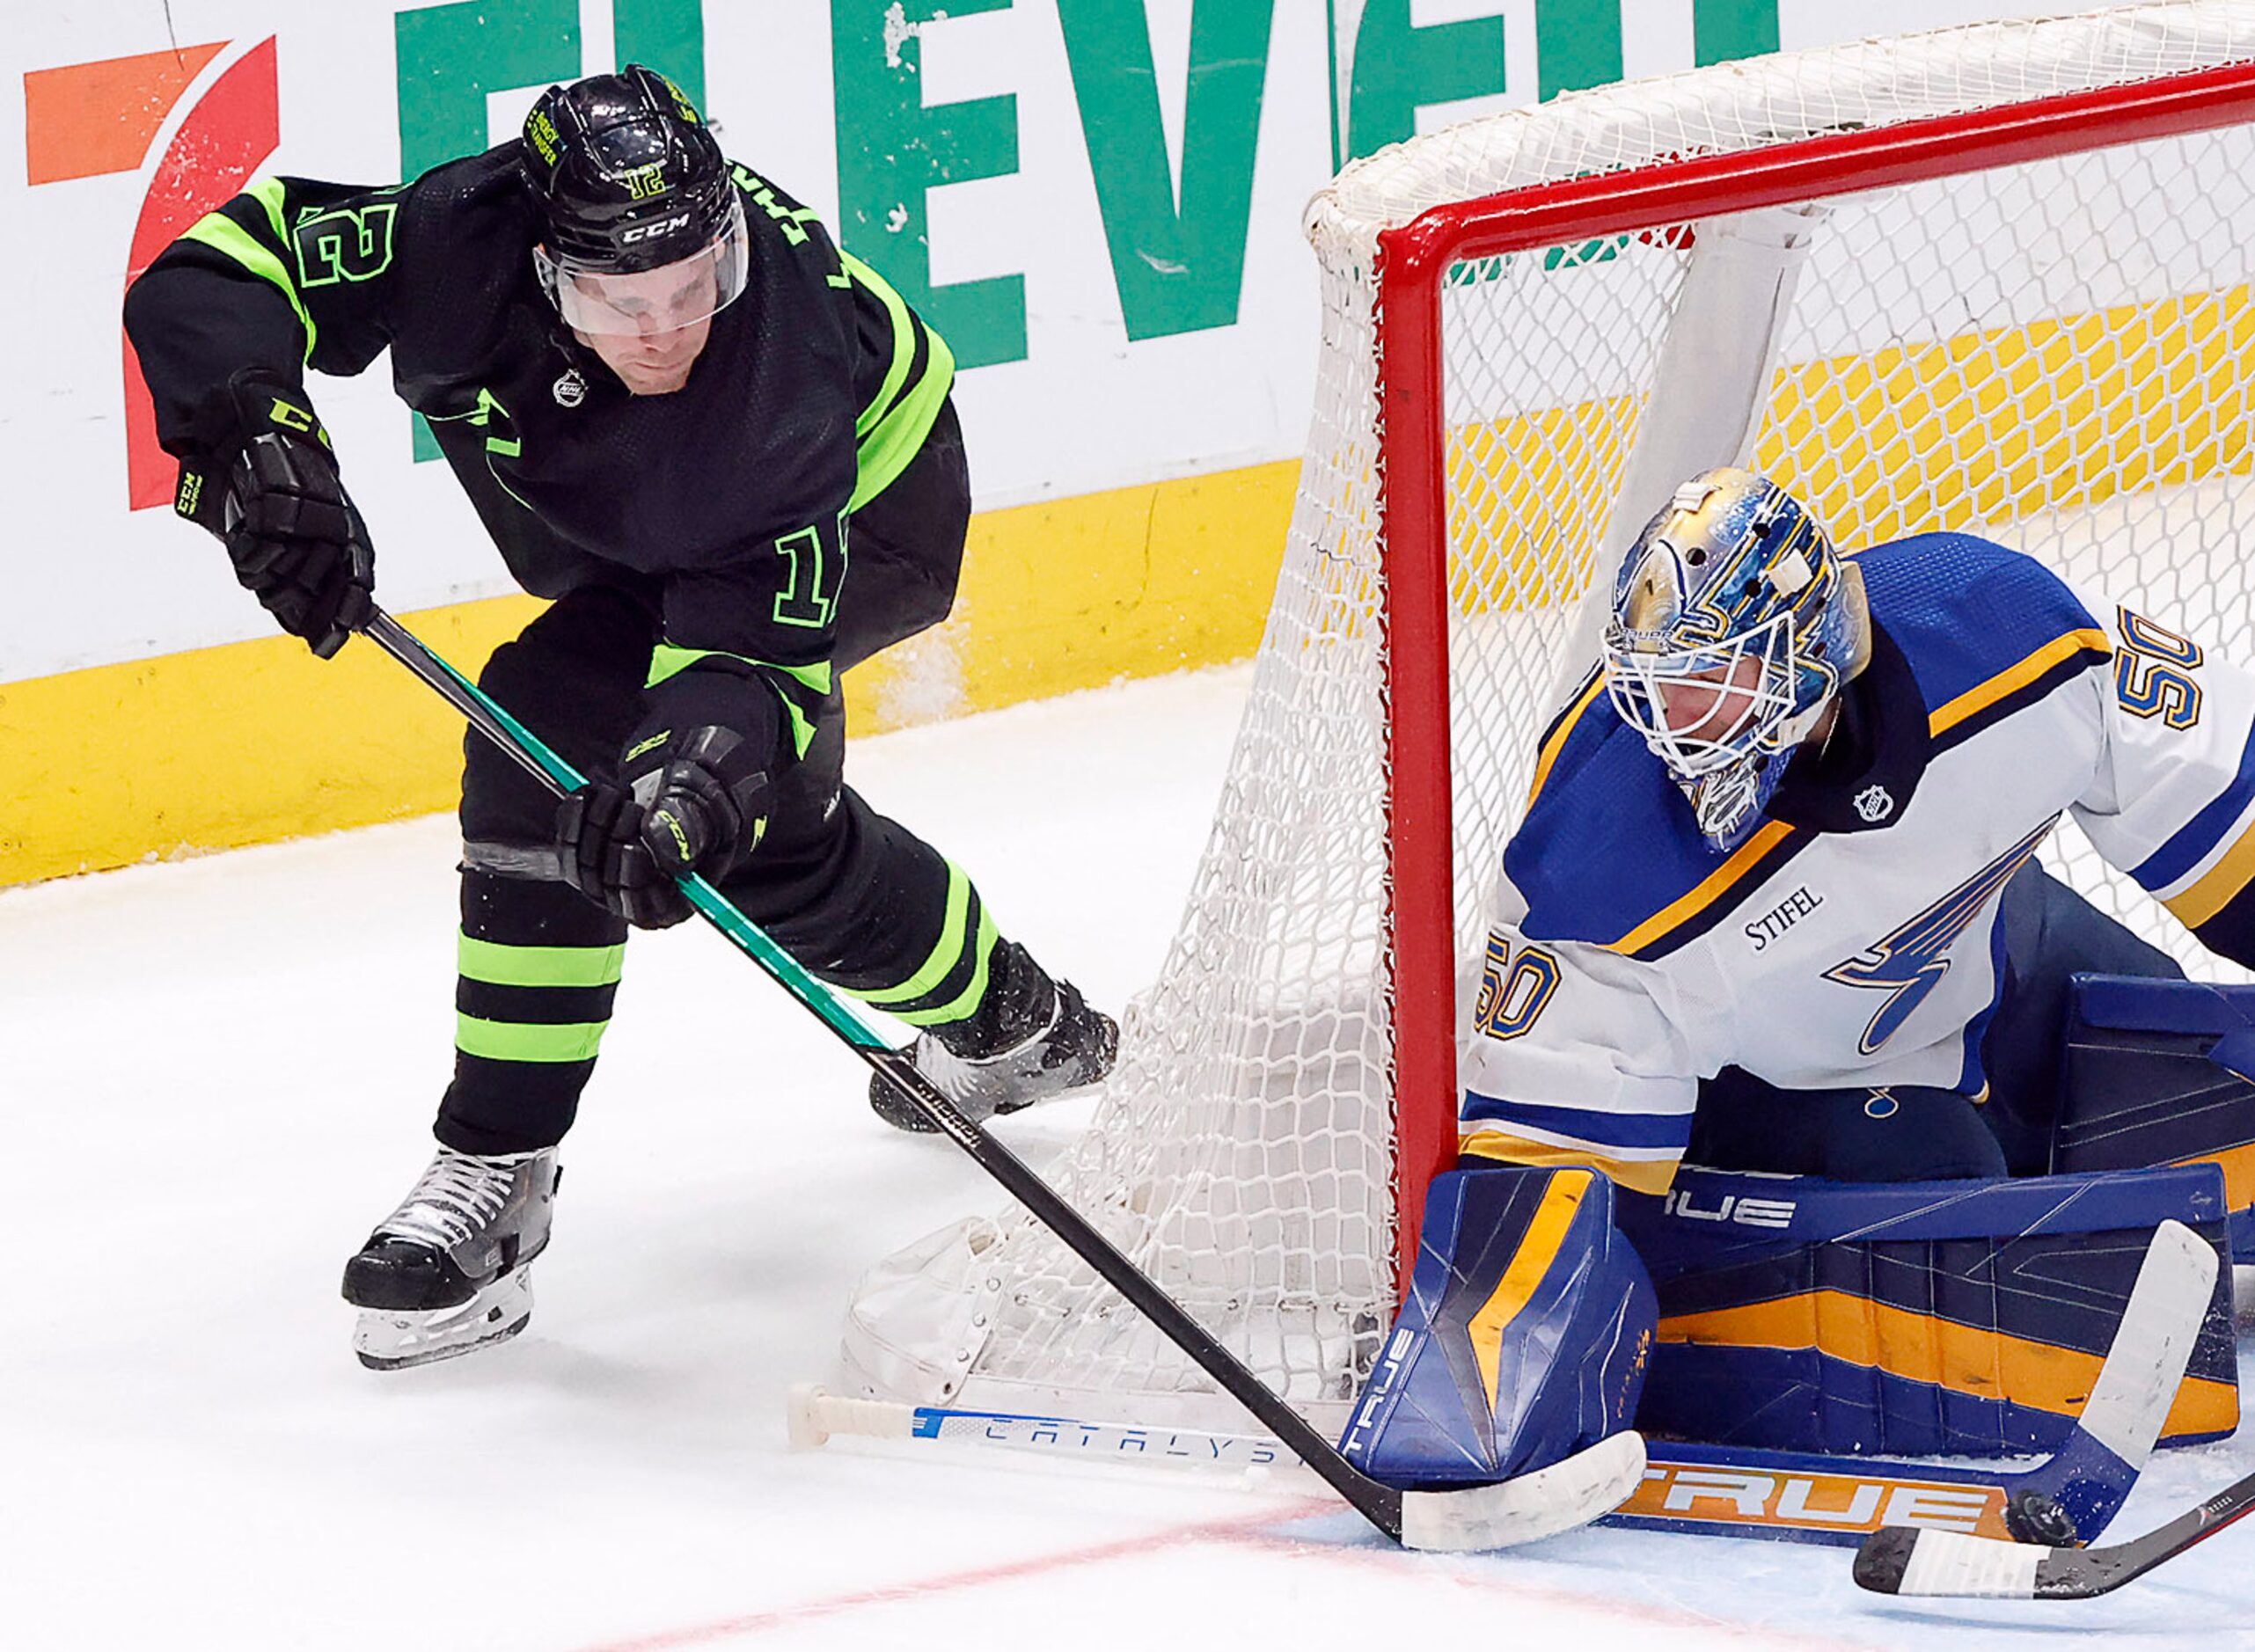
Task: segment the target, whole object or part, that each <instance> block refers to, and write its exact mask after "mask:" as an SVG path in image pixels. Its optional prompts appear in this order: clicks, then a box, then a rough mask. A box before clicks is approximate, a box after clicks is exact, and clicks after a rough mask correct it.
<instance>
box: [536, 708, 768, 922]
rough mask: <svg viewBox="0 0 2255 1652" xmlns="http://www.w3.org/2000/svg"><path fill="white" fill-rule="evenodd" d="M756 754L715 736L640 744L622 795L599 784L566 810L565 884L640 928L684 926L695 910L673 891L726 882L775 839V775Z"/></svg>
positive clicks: (738, 739) (562, 838)
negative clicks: (771, 835)
mask: <svg viewBox="0 0 2255 1652" xmlns="http://www.w3.org/2000/svg"><path fill="white" fill-rule="evenodd" d="M754 750H755V747H754V745H753V743H752V742H746V741H745V740H744V739H743V737H742V736H741V735H736V734H733V733H731V732H729V731H728V729H725V728H717V727H703V728H695V729H692V730H691V731H690V732H689V733H688V734H687V735H685V736H683V737H681V738H678V739H677V738H675V737H673V736H672V735H668V734H663V733H661V734H658V735H652V736H651V737H650V738H649V739H648V740H644V741H638V742H636V743H635V744H634V745H633V746H632V747H630V748H629V749H628V754H627V757H626V761H625V762H624V763H623V764H621V765H620V771H619V775H620V779H621V781H622V782H623V784H622V785H618V786H613V785H610V784H607V783H604V782H601V781H597V782H595V783H592V784H590V785H588V786H582V788H581V789H580V790H578V791H576V792H575V793H572V794H571V795H570V796H569V797H567V798H566V799H565V800H564V801H563V803H562V804H561V805H560V807H559V808H558V810H557V815H556V836H557V839H558V842H559V844H560V845H561V848H562V851H563V857H562V858H563V867H564V876H565V878H566V879H567V881H569V882H570V883H571V884H572V886H573V887H574V888H576V889H578V890H579V892H580V893H581V894H582V895H586V896H587V897H588V898H589V899H590V900H593V901H596V902H597V903H600V904H602V905H604V906H606V907H609V908H610V909H611V910H612V911H614V912H616V913H618V914H619V916H620V917H623V918H625V919H626V921H627V922H628V923H630V924H633V925H635V926H636V927H638V928H641V929H664V928H667V927H668V926H670V925H674V924H678V923H680V922H681V921H682V919H684V918H685V917H688V916H689V913H690V910H691V909H690V905H689V898H688V896H686V895H684V894H682V892H681V888H680V886H679V885H678V884H677V883H676V882H675V880H676V879H677V878H680V877H685V876H686V875H687V874H690V873H692V872H699V873H702V874H704V875H705V876H706V877H707V878H711V879H715V880H717V879H720V878H723V877H726V876H727V875H728V874H729V873H730V872H731V871H733V870H735V868H736V867H737V866H740V865H742V864H743V860H744V859H745V858H746V857H747V856H749V855H750V853H751V852H752V850H753V849H754V848H756V847H757V846H758V843H759V839H760V837H761V835H762V834H763V833H765V831H766V830H767V816H766V812H765V805H766V796H767V789H768V786H767V771H766V770H765V768H764V767H763V768H754V767H752V766H751V764H752V763H753V762H756V761H757V760H758V759H757V758H756V757H754V756H753V752H754Z"/></svg>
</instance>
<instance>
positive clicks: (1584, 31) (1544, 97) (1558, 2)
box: [1534, 0, 1621, 103]
mask: <svg viewBox="0 0 2255 1652" xmlns="http://www.w3.org/2000/svg"><path fill="white" fill-rule="evenodd" d="M1534 78H1535V87H1536V91H1535V96H1536V97H1537V98H1538V99H1541V101H1542V102H1544V103H1548V102H1549V101H1550V99H1553V98H1555V97H1556V96H1557V95H1558V94H1559V93H1560V92H1562V91H1581V90H1582V89H1583V88H1584V87H1585V86H1605V85H1610V84H1612V83H1613V82H1614V81H1616V80H1618V79H1620V78H1621V0H1534Z"/></svg>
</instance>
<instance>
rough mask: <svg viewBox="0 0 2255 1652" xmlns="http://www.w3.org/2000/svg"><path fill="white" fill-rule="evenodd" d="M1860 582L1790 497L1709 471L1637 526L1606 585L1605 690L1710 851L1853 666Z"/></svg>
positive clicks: (1745, 820)
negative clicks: (1662, 770) (1668, 779)
mask: <svg viewBox="0 0 2255 1652" xmlns="http://www.w3.org/2000/svg"><path fill="white" fill-rule="evenodd" d="M1862 589H1863V586H1862V581H1861V579H1860V578H1859V577H1858V576H1857V574H1856V569H1855V568H1854V567H1851V566H1849V564H1847V563H1845V562H1843V561H1841V559H1840V557H1839V556H1838V555H1837V554H1836V553H1835V552H1834V550H1833V547H1832V544H1831V542H1830V541H1829V540H1828V539H1827V538H1826V537H1825V533H1824V530H1823V529H1821V528H1819V526H1818V525H1817V523H1816V519H1815V518H1814V517H1812V516H1811V515H1809V513H1808V512H1807V511H1805V510H1804V509H1803V508H1801V505H1800V502H1799V501H1797V500H1796V499H1794V498H1793V497H1792V495H1791V494H1790V493H1786V492H1785V490H1784V489H1783V488H1781V487H1779V486H1777V485H1776V484H1775V483H1774V482H1772V481H1770V480H1768V479H1767V478H1765V477H1761V476H1757V475H1755V474H1754V473H1753V472H1752V471H1741V470H1728V469H1726V470H1717V471H1702V473H1701V474H1699V475H1697V476H1695V477H1694V478H1692V479H1691V480H1689V481H1688V482H1686V483H1685V484H1684V485H1683V486H1681V487H1680V488H1678V489H1677V490H1676V492H1675V497H1674V498H1673V500H1671V501H1669V503H1668V505H1667V507H1666V508H1665V509H1663V510H1662V511H1661V512H1660V513H1659V515H1657V516H1655V517H1653V518H1652V520H1651V522H1650V523H1647V524H1646V525H1645V528H1644V532H1643V533H1642V534H1640V535H1638V536H1637V539H1636V544H1635V545H1632V546H1630V547H1629V554H1628V556H1627V557H1626V558H1625V559H1623V560H1622V567H1621V573H1620V575H1619V577H1618V578H1617V579H1616V580H1615V581H1614V589H1613V609H1612V613H1611V615H1610V617H1609V618H1608V619H1607V625H1606V628H1605V641H1604V659H1605V681H1606V691H1607V695H1608V696H1609V698H1611V700H1612V702H1613V706H1614V710H1615V711H1616V712H1618V713H1620V716H1621V720H1622V722H1624V723H1626V724H1628V726H1629V727H1631V728H1633V729H1635V730H1636V732H1637V733H1638V734H1639V735H1643V736H1644V743H1645V744H1646V745H1647V746H1649V747H1650V748H1651V751H1652V754H1653V755H1654V756H1655V757H1658V758H1659V759H1660V761H1661V762H1663V763H1665V764H1666V765H1667V768H1668V772H1669V773H1670V775H1672V776H1673V778H1674V779H1675V782H1676V784H1677V785H1678V786H1680V787H1681V788H1682V789H1683V793H1684V795H1685V796H1686V797H1687V798H1688V799H1689V800H1690V802H1691V808H1692V813H1693V814H1694V815H1695V817H1696V818H1697V820H1698V822H1699V830H1700V831H1701V832H1702V834H1703V835H1704V836H1705V837H1706V838H1707V840H1708V842H1709V843H1710V844H1711V845H1713V847H1714V848H1715V849H1716V851H1717V852H1729V851H1731V850H1732V849H1735V848H1737V847H1738V846H1739V844H1742V843H1744V842H1745V841H1746V838H1747V837H1748V836H1749V835H1750V834H1751V833H1752V832H1753V829H1754V826H1755V824H1756V823H1757V822H1759V821H1760V819H1761V811H1762V808H1763V807H1764V806H1765V805H1766V804H1767V803H1768V801H1769V799H1770V796H1771V794H1772V793H1775V791H1776V789H1777V785H1778V782H1779V781H1780V780H1781V779H1783V778H1784V773H1785V766H1786V764H1787V763H1788V762H1789V761H1790V758H1791V757H1792V752H1793V749H1794V747H1795V746H1797V745H1798V744H1799V743H1800V742H1802V741H1803V740H1805V739H1806V738H1807V737H1808V735H1809V734H1810V732H1811V730H1812V729H1813V728H1814V727H1816V725H1817V722H1818V720H1819V718H1820V717H1821V715H1822V714H1823V712H1824V709H1825V707H1826V706H1827V705H1829V704H1830V703H1831V701H1832V698H1833V696H1834V694H1835V693H1837V692H1838V691H1839V690H1840V688H1841V684H1842V683H1845V682H1846V681H1847V680H1848V679H1849V677H1851V676H1854V675H1855V673H1856V669H1857V668H1858V667H1859V666H1860V665H1861V664H1862V655H1863V651H1864V639H1865V636H1866V634H1867V633H1866V632H1865V630H1864V624H1863V602H1862Z"/></svg>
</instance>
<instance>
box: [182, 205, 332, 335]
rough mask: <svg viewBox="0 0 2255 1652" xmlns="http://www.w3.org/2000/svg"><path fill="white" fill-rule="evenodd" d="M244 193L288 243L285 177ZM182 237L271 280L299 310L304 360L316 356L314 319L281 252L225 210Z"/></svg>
mask: <svg viewBox="0 0 2255 1652" xmlns="http://www.w3.org/2000/svg"><path fill="white" fill-rule="evenodd" d="M244 194H247V195H249V196H250V197H251V198H252V199H253V201H257V202H258V203H259V204H260V206H261V207H263V208H266V214H267V221H268V222H269V223H272V224H273V225H274V232H275V240H277V241H279V242H280V243H281V244H282V245H284V246H288V245H289V236H288V235H286V234H284V233H283V231H282V180H281V179H278V178H263V179H260V180H259V181H258V182H257V183H255V184H253V185H252V186H251V187H250V188H249V189H247V190H245V191H244ZM180 239H182V240H183V241H196V242H201V244H202V245H205V246H208V247H210V248H211V249H212V250H213V251H214V252H223V253H225V254H226V255H227V256H228V257H229V258H231V259H234V260H235V261H236V262H237V263H238V264H240V265H241V266H242V267H244V268H245V269H246V270H248V271H250V272H251V274H253V275H256V276H258V277H259V278H260V280H262V281H272V282H273V283H274V284H275V286H276V287H278V288H280V289H282V296H283V297H284V298H287V299H289V307H290V308H291V309H292V310H294V311H297V322H298V325H300V326H302V327H304V329H305V355H304V358H303V359H304V360H305V361H308V362H310V361H311V360H312V359H313V340H314V338H315V332H314V327H313V318H312V317H311V315H310V314H308V313H307V311H306V309H305V302H304V300H303V299H302V298H300V297H299V296H297V283H296V282H294V281H291V280H290V279H289V268H288V267H286V266H285V265H284V264H283V263H282V259H281V257H280V255H278V254H277V253H276V252H275V251H274V250H273V249H272V248H271V247H268V246H265V245H261V244H260V241H259V238H257V237H256V236H254V235H253V234H252V233H251V232H250V231H249V230H245V228H244V227H243V226H242V225H241V224H239V223H236V222H235V220H234V219H232V218H231V217H229V216H227V215H226V214H225V213H223V212H207V213H205V214H204V215H203V216H202V217H201V218H198V219H197V220H196V221H195V222H194V223H192V224H190V225H189V226H188V227H187V229H186V230H183V231H182V232H181V235H180Z"/></svg>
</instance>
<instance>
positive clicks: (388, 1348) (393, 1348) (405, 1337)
mask: <svg viewBox="0 0 2255 1652" xmlns="http://www.w3.org/2000/svg"><path fill="white" fill-rule="evenodd" d="M562 1176H563V1172H562V1171H561V1169H560V1168H559V1166H557V1163H556V1151H555V1149H553V1148H546V1149H543V1150H542V1151H538V1152H531V1153H505V1154H498V1155H494V1156H492V1157H482V1156H480V1155H478V1154H475V1153H458V1152H456V1151H454V1150H453V1149H452V1148H450V1147H442V1148H440V1149H439V1150H438V1157H437V1158H436V1159H432V1160H431V1162H430V1167H429V1168H428V1169H427V1170H425V1171H424V1172H423V1173H422V1175H421V1178H420V1179H418V1180H417V1181H416V1182H415V1185H414V1188H412V1189H411V1190H410V1191H409V1192H408V1194H407V1196H406V1198H405V1199H403V1200H401V1201H400V1202H399V1209H398V1210H394V1211H392V1214H391V1215H390V1216H388V1217H384V1220H383V1221H382V1222H380V1223H378V1224H377V1228H376V1232H373V1233H371V1234H370V1236H369V1239H368V1243H367V1244H365V1245H363V1246H361V1249H360V1252H359V1254H357V1255H355V1257H354V1258H353V1259H352V1260H351V1261H348V1262H347V1263H346V1264H345V1283H344V1297H345V1300H346V1301H347V1302H349V1303H351V1304H352V1305H353V1306H355V1307H356V1308H358V1309H359V1310H360V1311H361V1312H360V1324H359V1327H358V1328H357V1329H356V1330H355V1332H354V1333H353V1351H354V1352H355V1353H356V1354H358V1355H359V1356H360V1363H362V1364H363V1365H366V1366H368V1367H369V1368H370V1370H373V1371H397V1370H399V1369H400V1368H402V1367H404V1366H408V1365H427V1364H428V1363H431V1362H432V1361H433V1360H441V1359H450V1358H452V1357H453V1356H456V1355H458V1354H467V1353H469V1352H470V1351H471V1350H472V1349H479V1348H483V1347H485V1346H486V1345H487V1344H488V1343H491V1342H500V1341H506V1340H507V1339H509V1337H512V1336H515V1335H516V1334H517V1333H518V1332H519V1331H522V1330H523V1329H524V1327H525V1324H526V1322H527V1321H528V1320H530V1319H531V1317H532V1283H531V1264H532V1259H533V1258H534V1257H536V1256H538V1255H539V1254H540V1253H541V1251H542V1250H544V1249H545V1248H546V1246H547V1244H548V1224H549V1222H550V1220H551V1219H552V1217H553V1213H554V1207H555V1198H556V1188H557V1186H558V1185H559V1183H560V1181H561V1180H562Z"/></svg>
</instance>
